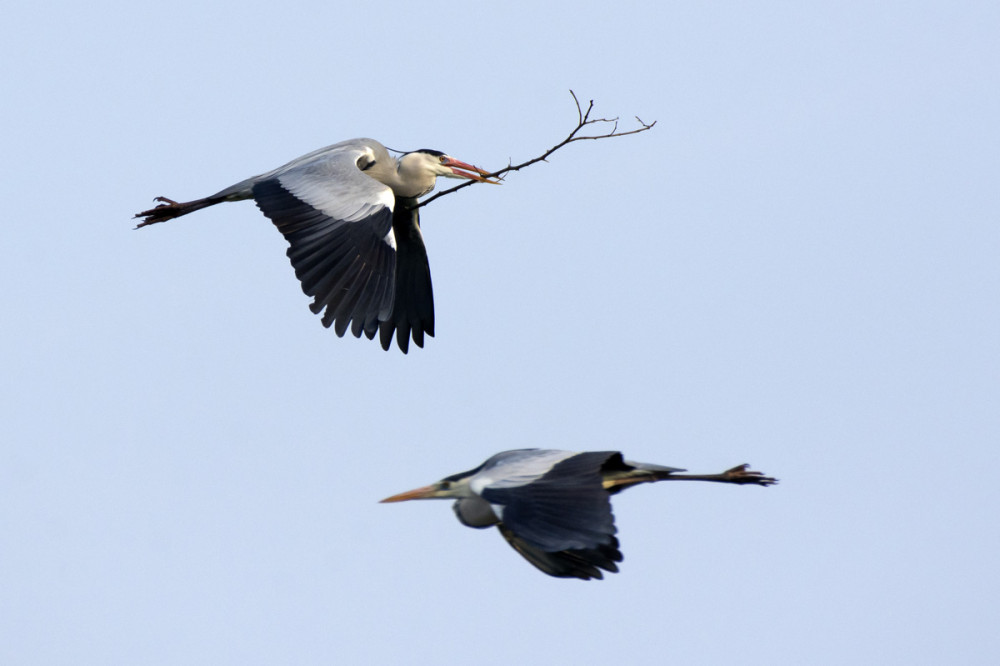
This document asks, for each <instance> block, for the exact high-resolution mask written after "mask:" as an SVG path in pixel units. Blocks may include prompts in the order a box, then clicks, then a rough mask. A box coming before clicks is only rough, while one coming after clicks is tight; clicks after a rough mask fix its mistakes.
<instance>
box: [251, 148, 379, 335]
mask: <svg viewBox="0 0 1000 666" xmlns="http://www.w3.org/2000/svg"><path fill="white" fill-rule="evenodd" d="M370 155H371V152H370V150H369V149H367V148H366V147H365V146H364V145H363V144H360V143H356V142H354V143H351V142H348V143H345V144H343V145H341V144H338V145H337V146H331V147H330V148H329V149H325V150H324V151H317V154H310V155H308V156H305V157H304V158H300V159H299V160H297V161H296V162H293V163H290V164H289V165H286V166H285V167H283V168H281V169H279V170H276V171H274V172H271V173H269V174H265V175H264V176H263V177H261V178H260V179H259V180H257V181H256V182H254V184H253V190H252V192H253V198H254V200H255V201H256V202H257V207H258V208H260V210H261V212H263V213H264V215H266V216H267V217H268V218H270V219H271V221H272V222H274V225H275V226H276V227H277V228H278V230H279V231H280V232H281V233H282V235H284V237H285V239H286V240H287V241H288V243H289V245H290V247H289V248H288V258H289V259H290V260H291V262H292V266H293V268H294V269H295V275H296V277H298V278H299V281H300V282H301V283H302V290H303V291H304V292H305V293H306V295H308V296H312V297H313V299H314V300H313V303H312V304H311V305H310V306H309V307H310V309H311V310H312V311H313V312H314V313H316V314H319V313H321V312H323V319H322V321H323V325H324V326H327V327H329V326H331V325H332V326H333V327H334V331H336V333H337V335H338V336H343V335H344V333H345V332H346V331H347V329H348V327H350V328H351V332H352V333H353V334H354V335H355V336H356V337H360V336H361V333H362V332H364V333H365V334H366V335H367V336H368V338H369V339H370V338H372V337H374V335H375V332H376V331H377V330H378V327H379V322H381V321H384V320H387V319H388V318H389V316H390V314H391V312H392V307H393V296H394V293H395V282H396V279H395V278H396V275H395V271H396V239H395V235H394V233H393V228H392V227H393V221H392V216H393V207H394V205H395V197H394V196H393V194H392V190H391V189H389V187H387V186H386V185H383V184H382V183H380V182H378V181H376V180H375V179H373V178H370V177H369V176H367V175H366V174H365V173H364V172H363V171H362V168H363V167H364V166H365V164H366V163H367V162H366V161H367V160H368V159H369V158H370ZM306 158H309V159H308V160H307V159H306ZM324 310H325V311H324Z"/></svg>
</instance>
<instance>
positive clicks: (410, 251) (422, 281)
mask: <svg viewBox="0 0 1000 666" xmlns="http://www.w3.org/2000/svg"><path fill="white" fill-rule="evenodd" d="M415 203H416V201H415V200H400V201H398V202H397V203H396V209H395V211H394V212H393V217H392V230H393V234H394V235H395V237H396V288H395V294H394V298H393V307H392V314H390V315H389V317H388V318H384V319H383V320H382V323H381V324H380V325H379V341H380V342H381V343H382V348H383V349H386V350H388V349H389V346H390V345H391V344H392V338H393V334H395V336H396V344H398V345H399V348H400V349H401V350H402V351H403V353H404V354H405V353H406V351H407V349H408V348H409V342H410V337H411V336H412V337H413V342H414V343H415V344H416V345H417V346H418V347H423V346H424V333H426V334H427V335H430V336H433V335H434V291H433V289H432V287H431V267H430V264H429V263H428V261H427V248H426V247H424V237H423V234H421V233H420V214H419V212H418V211H419V209H418V208H413V207H412V204H415Z"/></svg>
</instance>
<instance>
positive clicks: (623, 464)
mask: <svg viewBox="0 0 1000 666" xmlns="http://www.w3.org/2000/svg"><path fill="white" fill-rule="evenodd" d="M684 471H686V470H683V469H678V468H676V467H663V466H661V465H650V464H647V463H637V462H630V461H627V460H625V459H623V458H622V454H621V453H620V452H618V451H591V452H586V453H577V452H575V451H555V450H549V449H518V450H515V451H504V452H502V453H498V454H496V455H495V456H493V457H492V458H490V459H489V460H487V461H486V462H484V463H483V464H482V465H480V466H479V467H476V468H475V469H472V470H469V471H468V472H462V473H461V474H454V475H452V476H448V477H445V478H444V479H442V480H441V481H438V482H437V483H434V484H432V485H429V486H424V487H423V488H417V489H415V490H410V491H408V492H405V493H400V494H398V495H393V496H392V497H388V498H386V499H384V500H382V501H383V502H403V501H405V500H414V499H455V500H456V501H455V504H454V507H453V508H454V509H455V514H456V515H457V516H458V520H459V521H460V522H461V523H462V524H463V525H466V526H468V527H476V528H486V527H491V526H493V525H496V526H497V528H498V529H499V530H500V533H501V534H502V535H503V537H504V538H505V539H506V540H507V543H509V544H510V545H511V546H512V547H513V548H514V550H516V551H517V552H518V553H520V554H521V555H522V556H523V557H524V558H525V559H526V560H528V561H529V562H531V564H533V565H534V566H536V567H537V568H539V569H541V570H542V571H544V572H545V573H547V574H549V575H550V576H555V577H557V578H581V579H583V580H590V579H591V578H602V577H603V574H602V573H601V569H604V570H605V571H609V572H611V573H615V572H617V571H618V565H617V564H616V563H617V562H621V561H622V553H621V551H620V550H619V549H618V546H619V544H618V539H617V538H616V537H615V532H616V531H617V530H616V529H615V518H614V515H613V514H612V512H611V495H614V494H615V493H618V492H621V491H622V490H625V489H626V488H629V487H631V486H634V485H636V484H639V483H652V482H655V481H714V482H717V483H735V484H739V485H758V486H769V485H771V484H774V483H777V480H776V479H772V478H771V477H768V476H764V475H763V474H761V473H760V472H754V471H752V470H750V469H749V466H748V465H739V466H737V467H733V468H732V469H729V470H726V471H725V472H722V473H721V474H681V472H684Z"/></svg>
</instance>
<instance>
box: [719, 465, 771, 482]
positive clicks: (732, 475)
mask: <svg viewBox="0 0 1000 666" xmlns="http://www.w3.org/2000/svg"><path fill="white" fill-rule="evenodd" d="M722 476H723V477H725V479H726V481H727V482H728V483H738V484H740V485H746V484H752V485H757V486H771V485H774V484H776V483H777V482H778V480H777V479H774V478H772V477H770V476H764V475H763V474H762V473H761V472H755V471H754V470H752V469H750V465H746V464H744V465H737V466H736V467H733V468H732V469H727V470H726V471H725V472H723V473H722Z"/></svg>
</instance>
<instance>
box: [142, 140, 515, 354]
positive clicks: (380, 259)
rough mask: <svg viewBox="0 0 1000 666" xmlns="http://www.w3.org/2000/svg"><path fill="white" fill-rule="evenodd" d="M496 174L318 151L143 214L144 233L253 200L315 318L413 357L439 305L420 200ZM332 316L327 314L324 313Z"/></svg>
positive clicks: (419, 158) (353, 144)
mask: <svg viewBox="0 0 1000 666" xmlns="http://www.w3.org/2000/svg"><path fill="white" fill-rule="evenodd" d="M487 175H489V172H487V171H483V170H482V169H480V168H479V167H475V166H472V165H471V164H466V163H465V162H460V161H458V160H456V159H454V158H453V157H450V156H448V155H445V154H444V153H442V152H440V151H437V150H427V149H425V150H417V151H414V152H411V153H406V154H404V155H402V156H401V157H400V158H398V159H397V158H395V157H393V156H392V155H390V154H389V151H388V150H387V149H386V148H385V146H383V145H382V144H381V143H379V142H378V141H375V140H373V139H351V140H349V141H342V142H340V143H335V144H333V145H332V146H327V147H326V148H321V149H319V150H316V151H313V152H311V153H309V154H308V155H303V156H302V157H299V158H297V159H294V160H292V161H291V162H289V163H288V164H286V165H284V166H281V167H278V168H277V169H274V170H273V171H268V172H267V173H263V174H260V175H259V176H253V177H252V178H247V179H246V180H243V181H240V182H239V183H236V184H235V185H232V186H230V187H227V188H226V189H224V190H221V191H219V192H217V193H215V194H213V195H211V196H209V197H205V198H204V199H195V200H194V201H187V202H177V201H173V200H171V199H167V198H166V197H157V198H156V199H155V200H156V201H159V202H160V203H159V205H157V206H156V207H155V208H151V209H149V210H145V211H143V212H141V213H138V214H137V215H136V216H135V217H137V218H141V219H142V221H141V222H140V223H139V224H138V226H137V227H136V228H139V227H145V226H147V225H150V224H156V223H157V222H166V221H167V220H171V219H173V218H175V217H180V216H181V215H187V214H188V213H193V212H194V211H196V210H201V209H202V208H207V207H209V206H214V205H215V204H219V203H223V202H226V201H242V200H244V199H253V200H254V201H255V202H256V203H257V207H258V208H260V210H261V212H263V213H264V215H266V216H267V217H268V218H270V219H271V221H272V222H274V224H275V226H277V227H278V231H280V232H281V233H282V234H283V235H284V236H285V239H286V240H287V241H288V243H289V246H290V247H289V248H288V258H289V259H290V260H291V262H292V267H293V268H294V269H295V275H296V276H297V277H298V278H299V280H300V281H301V283H302V291H304V292H305V293H306V295H307V296H312V297H313V299H314V300H313V302H312V304H310V306H309V307H310V309H311V310H312V311H313V313H314V314H319V313H320V312H323V319H322V321H323V325H324V326H326V327H330V326H331V325H332V326H333V328H334V331H336V333H337V335H338V336H343V335H344V333H345V332H346V331H347V329H348V327H350V329H351V332H352V333H353V334H354V336H355V337H358V338H360V337H361V334H362V333H364V334H365V335H366V336H367V337H368V339H369V340H370V339H372V338H374V337H375V333H376V332H378V333H379V341H380V342H381V343H382V348H383V349H386V350H388V349H389V346H390V345H391V344H392V338H393V334H395V336H396V343H397V344H398V345H399V348H400V349H401V350H402V351H403V353H406V351H407V349H408V347H409V340H410V337H411V336H412V337H413V342H414V343H416V345H417V346H418V347H423V346H424V334H425V333H426V334H427V335H431V336H432V335H434V297H433V293H432V290H431V273H430V266H429V264H428V263H427V250H426V249H425V248H424V241H423V236H422V235H421V233H420V218H419V215H418V212H417V211H418V209H417V208H415V205H416V203H417V199H418V198H419V197H421V196H423V195H425V194H427V193H428V192H430V191H431V190H433V189H434V185H435V183H436V180H437V177H438V176H445V177H447V178H467V179H470V180H477V181H481V182H488V183H495V182H496V181H493V180H490V179H488V178H486V177H485V176H487ZM324 310H325V312H324Z"/></svg>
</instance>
